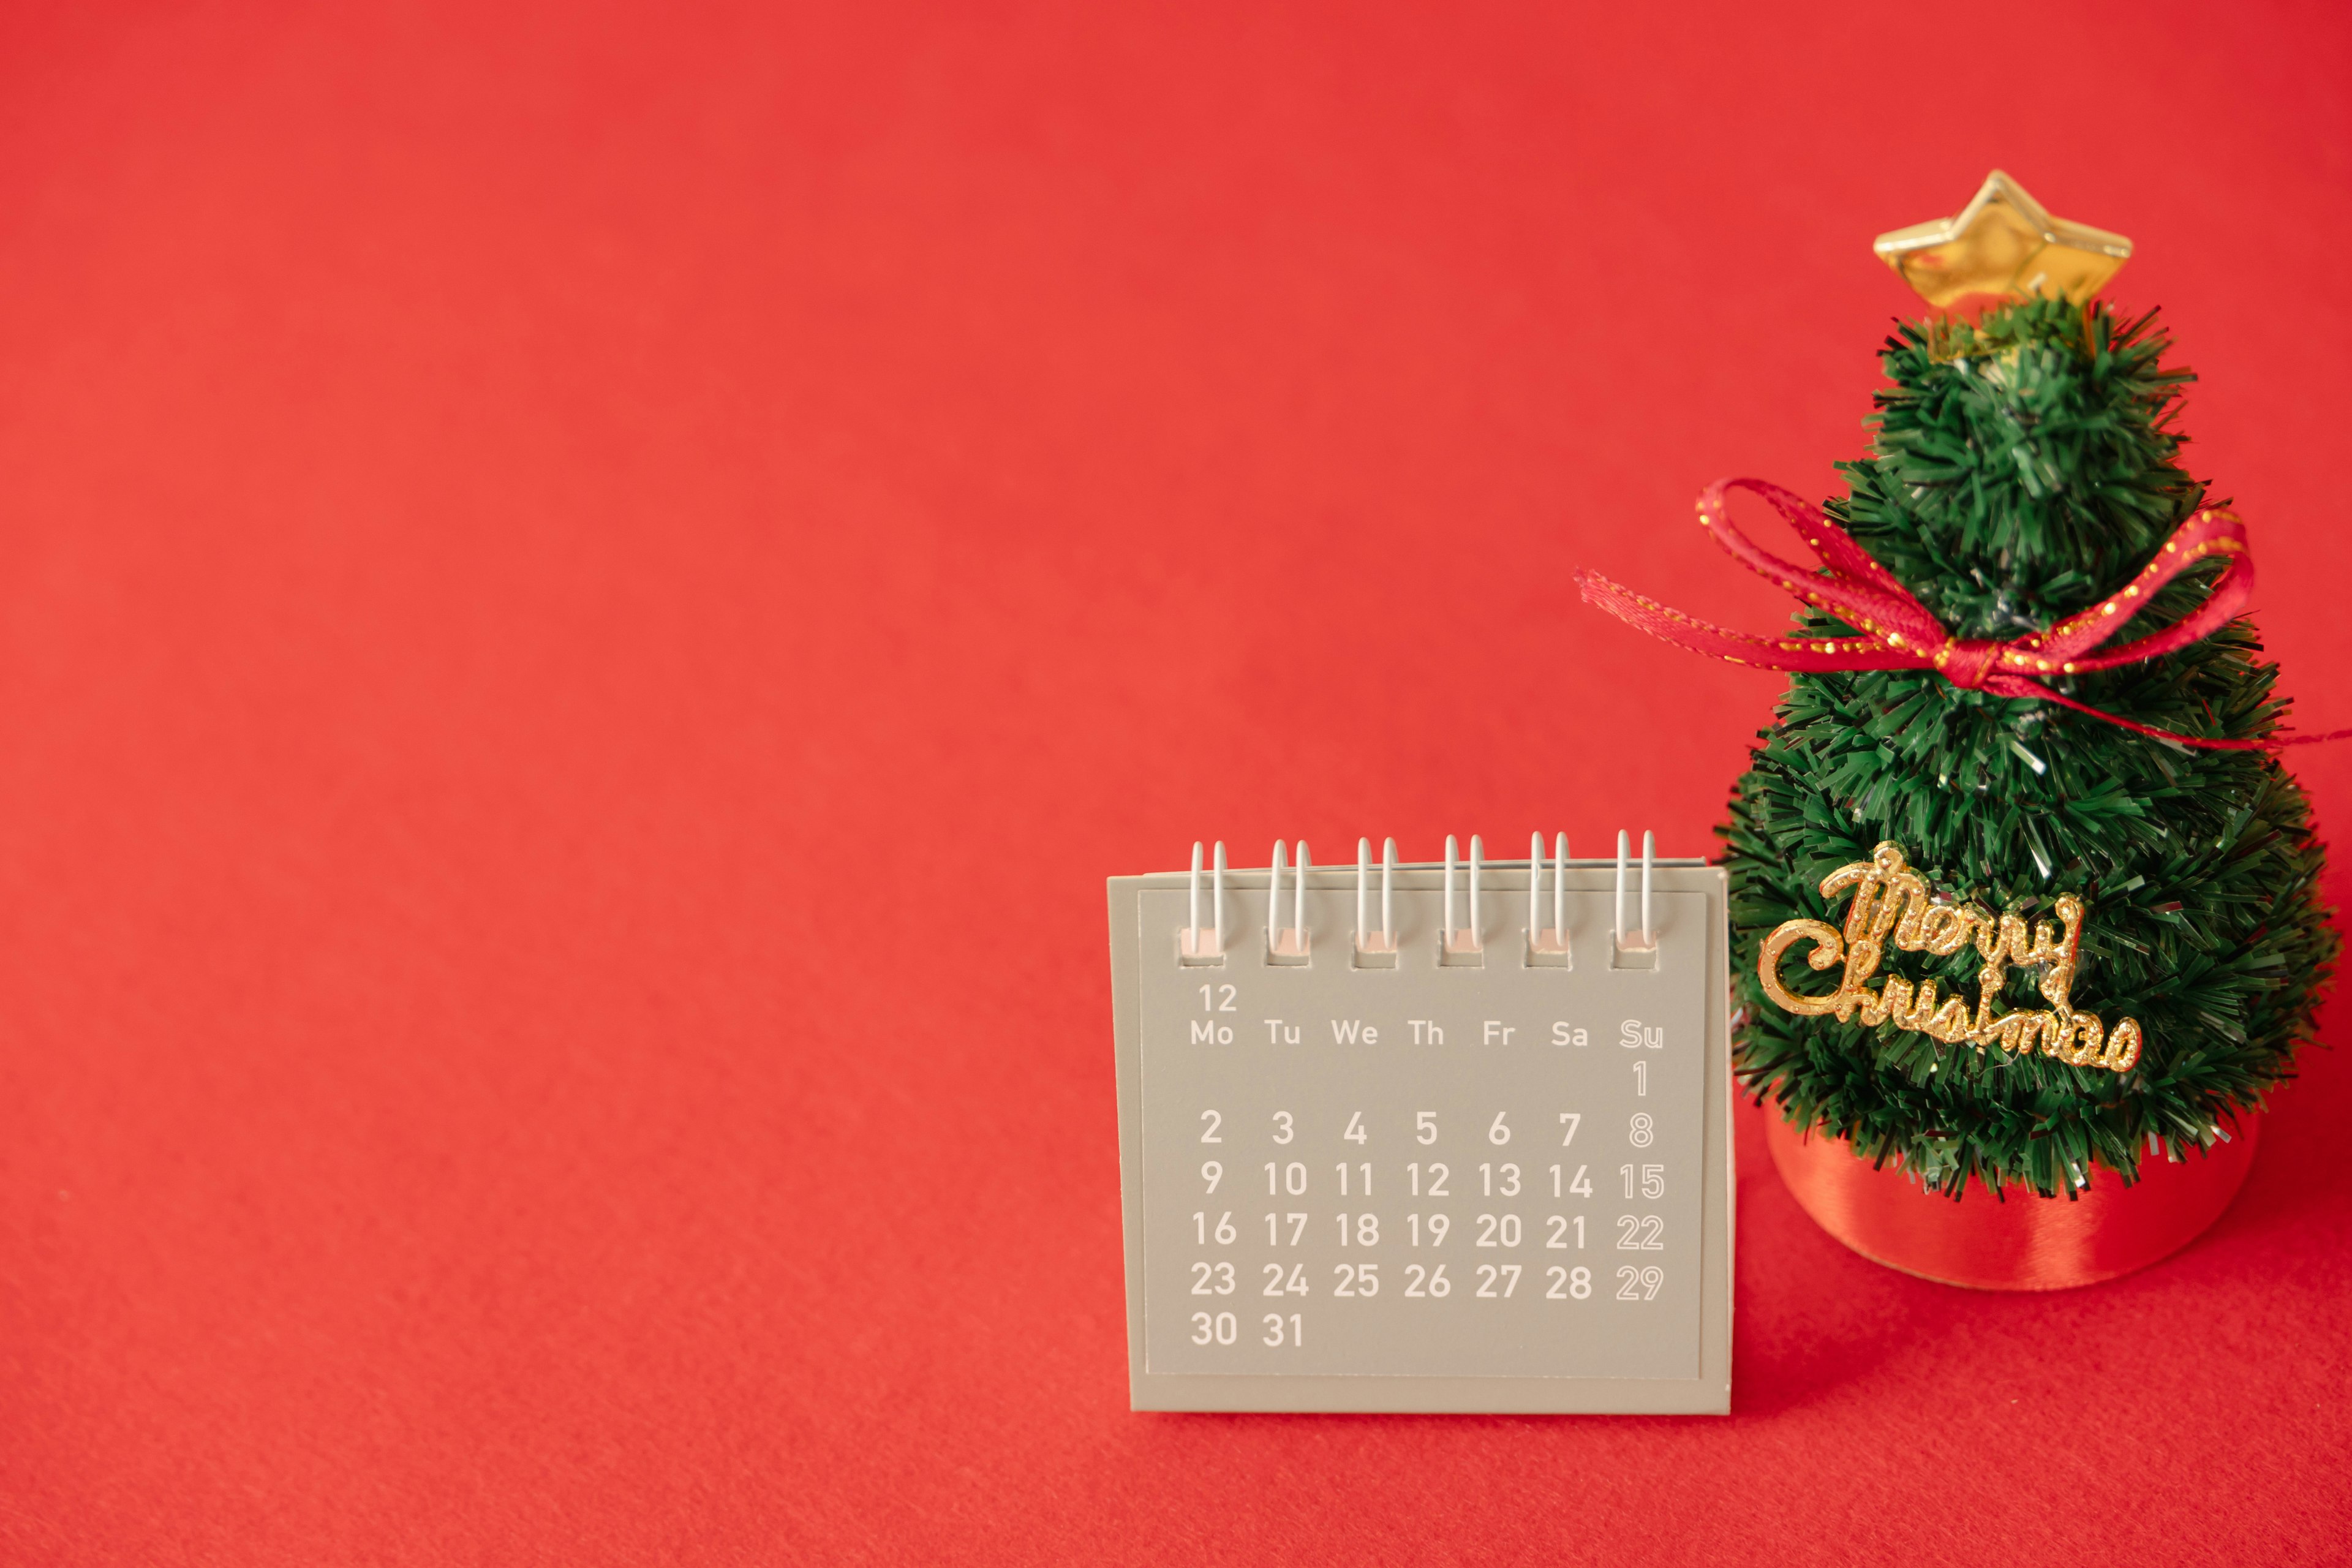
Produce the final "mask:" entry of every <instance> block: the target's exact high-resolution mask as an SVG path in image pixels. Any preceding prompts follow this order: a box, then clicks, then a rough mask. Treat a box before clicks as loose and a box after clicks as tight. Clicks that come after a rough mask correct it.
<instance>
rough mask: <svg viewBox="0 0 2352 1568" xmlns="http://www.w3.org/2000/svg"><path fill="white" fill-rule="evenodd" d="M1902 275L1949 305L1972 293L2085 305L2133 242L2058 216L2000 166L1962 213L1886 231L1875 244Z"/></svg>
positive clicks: (1923, 294)
mask: <svg viewBox="0 0 2352 1568" xmlns="http://www.w3.org/2000/svg"><path fill="white" fill-rule="evenodd" d="M1871 248H1872V249H1873V250H1875V251H1876V252H1877V253H1878V254H1879V256H1880V257H1882V258H1884V259H1885V262H1886V265H1888V266H1889V267H1892V268H1895V271H1896V272H1897V273H1898V274H1900V275H1901V277H1902V279H1903V281H1905V282H1906V283H1908V284H1910V285H1911V287H1912V288H1913V289H1916V290H1918V293H1919V297H1920V298H1921V299H1923V300H1927V303H1929V304H1930V305H1934V306H1937V307H1938V308H1942V307H1945V306H1948V305H1951V304H1953V303H1954V302H1956V301H1958V300H1963V299H1965V298H1967V297H1968V296H1969V295H1971V294H1989V295H1992V296H1995V297H2001V296H2006V297H2009V298H2011V299H2028V298H2031V297H2032V296H2034V295H2037V294H2039V295H2043V296H2047V297H2049V298H2052V299H2058V298H2063V299H2068V300H2074V302H2075V303H2076V304H2078V305H2079V304H2081V303H2082V302H2083V301H2084V300H2088V299H2089V298H2090V297H2091V296H2092V295H2094V294H2095V293H2097V292H2098V291H2099V290H2100V289H2103V288H2105V286H2106V282H2107V279H2110V278H2113V277H2114V276H2115V275H2116V272H2117V271H2118V270H2119V269H2120V268H2122V266H2123V264H2124V263H2125V262H2126V261H2128V260H2130V259H2131V249H2132V247H2131V241H2130V240H2128V239H2126V238H2125V237H2123V236H2122V235H2119V234H2109V233H2108V232H2107V231H2106V230H2105V229H2103V228H2093V227H2091V226H2089V225H2087V224H2079V223H2069V222H2067V221H2066V220H2065V219H2064V218H2057V217H2052V216H2050V213H2049V211H2048V209H2046V208H2045V207H2043V206H2042V204H2041V203H2040V202H2037V201H2035V200H2034V199H2033V198H2032V196H2030V195H2026V194H2025V187H2023V186H2022V185H2020V184H2018V183H2017V182H2016V181H2014V180H2012V179H2011V178H2010V177H2009V176H2008V175H2007V174H2002V173H2001V172H2000V170H1999V169H1995V170H1994V171H1993V172H1992V173H1991V174H1988V175H1987V176H1985V183H1984V184H1983V185H1982V186H1981V187H1979V189H1978V191H1977V194H1976V199H1975V200H1973V201H1971V202H1969V205H1966V206H1964V207H1962V208H1961V209H1960V211H1959V216H1957V217H1947V218H1938V219H1937V220H1936V221H1935V222H1933V223H1922V224H1914V225H1912V226H1910V227H1909V228H1898V229H1896V230H1895V232H1894V233H1892V234H1882V235H1880V236H1879V237H1878V238H1877V240H1876V241H1875V242H1874V244H1873V245H1872V246H1871Z"/></svg>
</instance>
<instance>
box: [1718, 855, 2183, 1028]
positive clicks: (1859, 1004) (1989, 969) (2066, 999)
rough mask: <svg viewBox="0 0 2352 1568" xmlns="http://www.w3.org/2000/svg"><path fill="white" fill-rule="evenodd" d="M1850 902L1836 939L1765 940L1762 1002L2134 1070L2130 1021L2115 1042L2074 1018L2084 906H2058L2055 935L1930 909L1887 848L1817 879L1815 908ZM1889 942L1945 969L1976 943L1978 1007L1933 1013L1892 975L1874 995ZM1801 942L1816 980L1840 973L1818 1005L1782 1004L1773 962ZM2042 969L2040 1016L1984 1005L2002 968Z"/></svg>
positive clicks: (1785, 929) (2002, 979)
mask: <svg viewBox="0 0 2352 1568" xmlns="http://www.w3.org/2000/svg"><path fill="white" fill-rule="evenodd" d="M1849 890H1851V891H1852V893H1853V903H1852V904H1851V905H1850V906H1849V907H1848V908H1847V910H1846V916H1845V929H1844V930H1843V931H1839V930H1838V929H1837V928H1836V927H1835V926H1832V925H1829V924H1826V923H1825V922H1823V921H1811V920H1794V921H1782V922H1781V923H1780V925H1779V926H1778V927H1776V928H1775V929H1774V930H1773V932H1772V934H1771V935H1770V936H1769V937H1767V938H1765V939H1764V951H1763V952H1762V954H1761V955H1760V956H1759V958H1758V960H1757V963H1756V974H1757V978H1758V979H1759V980H1761V981H1762V982H1763V983H1764V994H1766V995H1768V996H1769V997H1771V998H1772V1000H1773V1001H1774V1002H1776V1003H1778V1004H1779V1005H1780V1006H1781V1007H1782V1008H1784V1009H1786V1010H1787V1011H1789V1012H1790V1013H1795V1014H1797V1015H1799V1016H1807V1017H1819V1016H1827V1015H1831V1014H1834V1015H1835V1016H1836V1017H1837V1019H1838V1021H1839V1022H1840V1023H1844V1022H1846V1021H1847V1020H1849V1019H1851V1018H1853V1017H1855V1016H1860V1018H1861V1019H1862V1021H1863V1023H1864V1024H1866V1025H1869V1026H1877V1025H1880V1024H1884V1023H1886V1022H1887V1021H1889V1020H1890V1019H1891V1020H1892V1021H1893V1022H1894V1023H1895V1025H1896V1026H1898V1027H1901V1028H1906V1029H1916V1030H1917V1031H1918V1032H1919V1033H1921V1034H1923V1035H1926V1036H1927V1037H1930V1038H1932V1039H1937V1040H1941V1041H1943V1042H1945V1043H1946V1044H1956V1043H1958V1042H1960V1041H1966V1042H1968V1043H1969V1045H1972V1046H1974V1047H1976V1048H1977V1049H1978V1050H1979V1051H1981V1050H1983V1049H1984V1048H1985V1047H1987V1046H1999V1047H2000V1048H2001V1049H2002V1050H2004V1051H2007V1052H2008V1053H2010V1054H2011V1056H2025V1055H2030V1054H2031V1053H2032V1052H2033V1051H2035V1050H2036V1049H2039V1050H2040V1051H2041V1053H2042V1055H2043V1056H2045V1057H2055V1058H2057V1059H2058V1060H2060V1061H2062V1062H2071V1063H2073V1064H2074V1066H2076V1067H2101V1068H2106V1069H2107V1070H2109V1071H2110V1072H2128V1071H2130V1070H2131V1066H2132V1064H2133V1063H2134V1062H2136V1061H2137V1060H2139V1048H2140V1028H2139V1020H2138V1019H2137V1018H2126V1019H2124V1020H2123V1021H2122V1022H2120V1023H2118V1024H2117V1025H2116V1026H2115V1029H2114V1032H2113V1033H2109V1032H2108V1030H2107V1028H2106V1026H2105V1024H2103V1023H2102V1022H2101V1021H2100V1019H2099V1018H2098V1016H2096V1015H2095V1014H2091V1013H2078V1012H2076V1011H2075V1010H2074V1001H2073V997H2072V992H2073V989H2074V962H2075V955H2076V952H2077V951H2078V950H2079V948H2080V946H2081V942H2082V935H2083V917H2084V913H2085V910H2084V903H2083V900H2081V899H2080V898H2078V897H2076V896H2075V895H2074V894H2073V893H2063V894H2061V895H2060V896H2059V899H2058V923H2057V924H2056V925H2053V924H2052V923H2051V922H2050V921H2035V922H2034V924H2033V927H2032V931H2031V932H2030V933H2029V931H2027V929H2026V924H2025V921H2024V920H2023V919H2021V917H2019V916H2017V915H2013V914H2003V915H1994V914H1991V913H1990V912H1988V911H1987V910H1983V909H1980V908H1979V907H1978V906H1977V905H1975V904H1956V903H1949V902H1946V901H1943V900H1937V899H1936V898H1935V897H1933V896H1932V895H1931V894H1930V893H1929V892H1928V889H1927V879H1926V878H1924V877H1922V876H1920V875H1919V873H1918V872H1916V871H1914V870H1912V869H1911V868H1910V867H1909V866H1908V865H1907V864H1906V861H1905V858H1904V854H1903V850H1902V848H1901V847H1900V846H1898V845H1895V844H1881V845H1880V846H1879V847H1877V848H1876V849H1875V850H1874V851H1873V852H1872V854H1871V858H1869V859H1867V860H1857V861H1855V862H1853V864H1852V865H1848V866H1841V867H1839V868H1837V869H1836V870H1834V871H1832V872H1831V873H1830V874H1829V875H1828V876H1826V877H1824V878H1822V897H1823V898H1824V899H1831V900H1834V899H1836V898H1837V897H1838V895H1840V894H1842V893H1844V892H1847V891H1849ZM1890 939H1892V941H1893V942H1894V944H1895V947H1897V948H1898V949H1900V950H1902V951H1903V952H1929V953H1934V954H1936V955H1937V956H1938V957H1948V956H1950V955H1951V954H1953V953H1956V952H1959V951H1960V949H1962V948H1963V947H1967V946H1969V945H1970V944H1971V943H1973V944H1974V945H1975V947H1976V950H1977V952H1978V953H1979V954H1980V955H1981V956H1982V957H1983V959H1984V967H1983V968H1982V969H1980V970H1979V971H1978V972H1977V1005H1976V1008H1975V1011H1974V1012H1973V1013H1972V1012H1970V1010H1969V1005H1968V1004H1967V1003H1966V1002H1963V1001H1962V1000H1961V999H1960V998H1958V996H1953V997H1949V998H1948V999H1946V1000H1945V1001H1943V1002H1942V1003H1940V1004H1939V1003H1938V1002H1937V999H1936V982H1935V981H1933V980H1922V981H1920V982H1918V984H1916V985H1914V984H1912V983H1911V982H1910V981H1908V980H1906V979H1904V978H1903V977H1902V976H1901V975H1897V974H1890V975H1888V976H1887V977H1886V979H1885V983H1884V984H1882V985H1881V986H1880V987H1879V988H1878V989H1877V990H1875V991H1874V990H1871V989H1870V988H1869V986H1868V984H1867V982H1868V981H1869V980H1870V978H1871V976H1873V975H1874V974H1875V973H1878V964H1879V960H1880V959H1881V958H1883V957H1884V956H1885V952H1886V944H1887V942H1888V941H1889V940H1890ZM1798 942H1811V943H1812V944H1813V951H1812V952H1811V953H1810V954H1809V955H1808V956H1807V957H1806V960H1805V962H1806V963H1809V964H1811V966H1812V967H1813V968H1814V969H1816V970H1828V969H1831V968H1834V967H1835V966H1836V965H1837V964H1838V963H1841V962H1843V963H1844V965H1845V971H1844V973H1843V976H1842V977H1841V978H1840V980H1839V982H1838V987H1837V989H1836V990H1834V991H1832V992H1828V993H1825V994H1820V995H1801V994H1797V993H1794V992H1791V991H1790V990H1789V989H1788V987H1787V986H1785V985H1784V984H1781V981H1780V957H1781V955H1782V954H1783V953H1785V952H1788V951H1789V949H1790V947H1792V946H1794V945H1795V944H1796V943H1798ZM2012 964H2015V965H2018V966H2020V967H2023V968H2033V969H2039V970H2040V971H2041V972H2042V973H2041V977H2040V981H2039V987H2040V990H2041V992H2042V1000H2044V1001H2045V1002H2047V1003H2049V1004H2050V1005H2049V1006H2048V1007H2047V1008H2033V1009H2030V1010H2026V1011H2020V1012H2012V1013H1995V1012H1994V1011H1993V1004H1994V1002H1995V1001H1996V1000H1997V999H1998V998H1999V997H2000V992H2001V987H2002V986H2003V985H2004V984H2007V982H2008V980H2009V971H2010V966H2011V965H2012Z"/></svg>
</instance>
